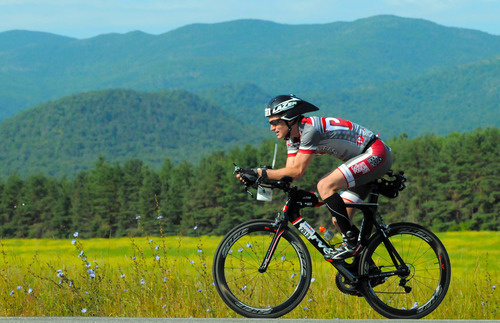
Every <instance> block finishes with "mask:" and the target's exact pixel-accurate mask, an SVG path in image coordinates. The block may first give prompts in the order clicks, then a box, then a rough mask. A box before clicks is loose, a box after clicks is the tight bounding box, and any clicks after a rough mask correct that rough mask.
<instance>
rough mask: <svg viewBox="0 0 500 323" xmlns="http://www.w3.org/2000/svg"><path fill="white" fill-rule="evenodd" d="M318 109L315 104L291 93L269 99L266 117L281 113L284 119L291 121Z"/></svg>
mask: <svg viewBox="0 0 500 323" xmlns="http://www.w3.org/2000/svg"><path fill="white" fill-rule="evenodd" d="M317 110H319V108H318V107H316V106H315V105H313V104H311V103H309V102H307V101H304V100H302V99H299V98H298V97H296V96H295V95H293V94H290V95H278V96H277V97H275V98H273V99H272V100H271V101H269V103H268V104H267V107H266V110H265V113H266V117H271V116H273V115H277V114H279V115H281V119H282V120H285V121H291V120H293V119H295V118H297V117H298V116H300V115H303V114H304V113H307V112H312V111H317Z"/></svg>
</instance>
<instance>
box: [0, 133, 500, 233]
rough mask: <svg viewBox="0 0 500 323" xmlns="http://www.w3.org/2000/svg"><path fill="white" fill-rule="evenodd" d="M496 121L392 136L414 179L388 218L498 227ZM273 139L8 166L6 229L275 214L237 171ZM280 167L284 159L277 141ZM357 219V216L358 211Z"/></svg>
mask: <svg viewBox="0 0 500 323" xmlns="http://www.w3.org/2000/svg"><path fill="white" fill-rule="evenodd" d="M499 140H500V133H499V129H498V128H488V129H478V130H476V131H473V132H470V133H466V134H462V133H453V134H450V135H448V136H446V137H436V136H434V135H427V136H422V137H418V138H414V139H409V138H408V136H406V135H401V136H399V137H395V138H393V139H392V140H390V141H388V144H389V145H390V146H391V148H392V152H393V155H394V165H393V168H394V169H395V170H404V171H405V175H406V176H407V177H408V182H407V184H408V188H407V189H406V190H404V191H403V192H401V194H400V196H399V197H398V198H396V199H387V198H381V199H380V204H381V208H380V210H381V213H382V215H383V217H384V219H385V221H386V222H389V223H390V222H395V221H411V222H417V223H420V224H422V225H425V226H427V227H430V228H432V229H433V230H436V231H447V230H498V229H499V227H500V225H499V223H498V218H499V200H500V189H499V180H498V174H499V160H500V159H499V152H498V144H497V143H498V142H499ZM274 147H275V141H273V140H266V141H263V142H262V143H261V144H260V146H251V145H246V146H244V147H236V148H234V149H232V150H230V151H229V152H227V153H226V152H223V151H215V152H213V153H211V154H210V155H208V156H206V157H205V158H203V159H202V160H201V161H200V162H199V163H197V164H196V165H193V164H191V163H189V162H188V161H184V162H181V163H179V164H174V163H173V162H172V161H171V160H169V159H166V160H165V161H164V163H163V166H162V167H161V168H160V169H158V170H155V169H153V168H151V167H149V166H147V165H145V164H144V163H143V162H142V161H141V160H140V159H130V160H127V161H126V162H124V163H123V164H119V163H111V162H108V161H106V160H105V159H104V158H102V157H101V158H99V159H98V160H97V161H96V164H95V167H94V168H92V169H89V170H86V171H81V172H79V173H78V174H77V175H76V176H74V177H73V178H66V177H63V178H55V177H50V176H46V175H44V174H34V175H30V176H28V177H26V178H23V177H21V176H20V175H17V174H11V175H10V176H9V177H8V178H7V179H6V180H4V181H0V238H68V237H70V236H71V234H72V233H73V232H75V231H78V232H79V233H80V235H81V236H82V237H86V238H91V237H122V236H128V235H130V236H144V235H161V234H163V235H178V234H185V235H188V234H193V233H194V232H196V233H197V234H207V235H221V234H224V233H225V232H227V231H228V230H229V229H230V228H232V227H234V226H235V225H237V224H238V223H241V222H243V221H246V220H249V219H256V218H263V217H267V218H272V217H273V216H274V215H275V214H276V213H277V212H278V211H279V210H280V209H281V205H282V203H283V198H284V195H283V193H281V192H278V191H276V190H275V191H274V198H273V201H272V202H270V203H266V202H259V201H255V200H253V199H252V198H251V197H250V195H248V194H247V193H246V192H245V191H244V189H243V186H242V185H241V184H240V183H239V181H238V180H236V178H235V177H234V175H233V174H232V170H233V168H234V165H233V163H236V164H238V166H241V167H257V166H260V165H264V164H268V165H269V164H270V163H271V161H272V156H273V152H274ZM277 147H278V159H277V162H276V167H282V166H283V165H284V163H285V160H286V152H285V146H284V144H283V143H278V146H277ZM337 165H338V162H337V161H336V160H334V159H332V158H331V157H328V156H320V157H316V158H314V160H313V162H312V164H311V165H310V167H309V169H308V171H307V172H306V175H305V176H304V177H303V178H302V179H301V180H300V181H298V182H297V183H296V184H297V185H298V186H299V187H301V188H305V189H309V190H311V191H315V190H316V182H317V180H318V179H319V178H320V177H321V176H323V175H324V174H326V173H328V172H330V171H331V170H332V169H333V168H334V167H336V166H337ZM304 216H305V217H306V218H307V219H308V221H309V222H310V223H311V224H313V225H315V226H319V225H330V226H331V224H329V223H330V215H329V212H328V211H327V210H326V209H324V208H314V209H305V210H304ZM358 218H359V216H358Z"/></svg>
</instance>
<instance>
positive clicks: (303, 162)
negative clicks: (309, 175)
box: [258, 153, 314, 180]
mask: <svg viewBox="0 0 500 323" xmlns="http://www.w3.org/2000/svg"><path fill="white" fill-rule="evenodd" d="M313 158H314V154H303V153H297V155H295V156H294V157H288V158H287V160H286V166H285V167H284V168H280V169H269V170H267V177H268V178H270V179H281V178H283V177H284V176H290V177H292V178H293V179H294V180H299V179H300V178H301V177H302V175H304V173H305V171H306V169H307V167H308V166H309V164H310V163H311V161H312V159H313ZM258 173H259V176H262V171H261V170H259V171H258Z"/></svg>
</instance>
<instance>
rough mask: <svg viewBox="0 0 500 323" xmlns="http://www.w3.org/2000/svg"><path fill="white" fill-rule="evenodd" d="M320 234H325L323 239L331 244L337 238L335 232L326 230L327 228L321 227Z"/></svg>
mask: <svg viewBox="0 0 500 323" xmlns="http://www.w3.org/2000/svg"><path fill="white" fill-rule="evenodd" d="M319 232H320V233H323V239H325V241H326V242H328V243H329V244H331V242H332V240H333V238H334V236H335V233H334V232H333V231H330V230H326V228H325V227H319Z"/></svg>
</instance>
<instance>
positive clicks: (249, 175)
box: [236, 168, 259, 186]
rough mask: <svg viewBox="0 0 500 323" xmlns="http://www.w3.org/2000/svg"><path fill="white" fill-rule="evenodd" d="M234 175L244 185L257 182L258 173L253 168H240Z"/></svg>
mask: <svg viewBox="0 0 500 323" xmlns="http://www.w3.org/2000/svg"><path fill="white" fill-rule="evenodd" d="M236 177H237V178H238V179H239V180H240V181H242V182H243V183H244V184H245V185H248V186H252V185H254V184H255V182H257V179H258V178H259V173H257V170H256V169H255V168H250V169H242V170H241V171H240V172H239V173H238V174H236Z"/></svg>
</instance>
